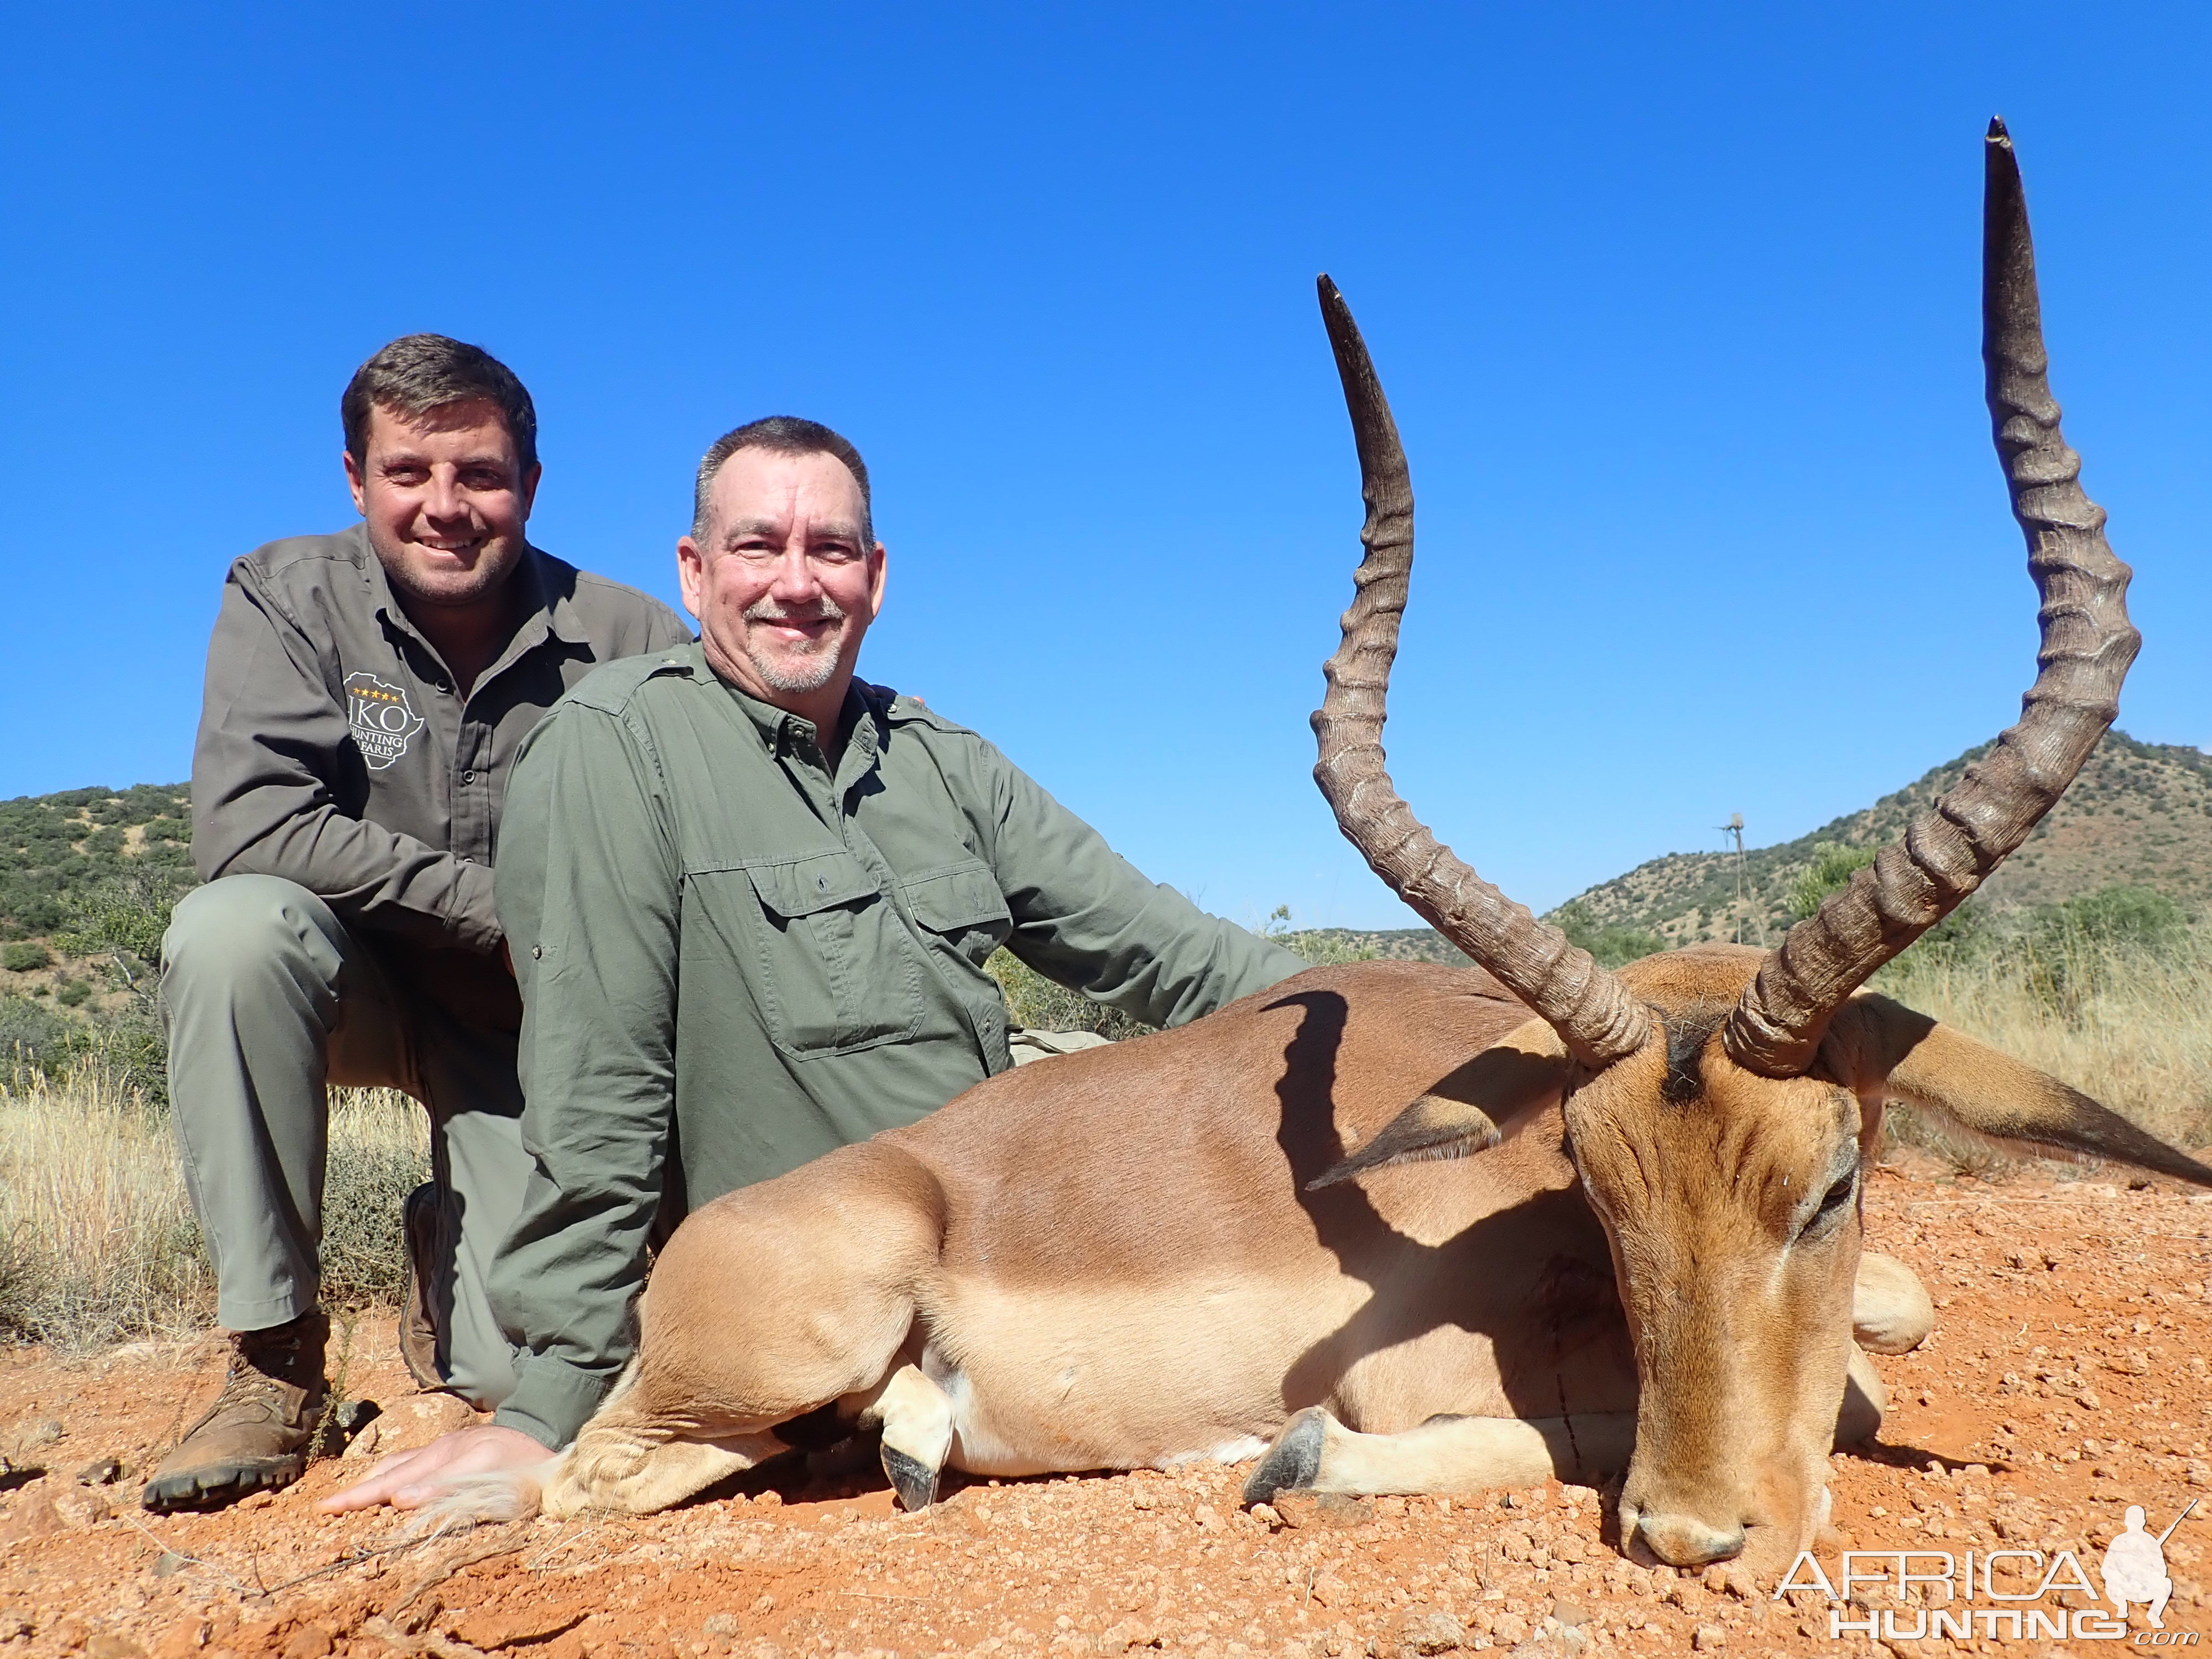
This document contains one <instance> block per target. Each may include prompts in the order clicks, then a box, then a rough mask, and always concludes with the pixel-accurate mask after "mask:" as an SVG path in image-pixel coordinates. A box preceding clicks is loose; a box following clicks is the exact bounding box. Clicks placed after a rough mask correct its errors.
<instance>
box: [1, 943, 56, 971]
mask: <svg viewBox="0 0 2212 1659" xmlns="http://www.w3.org/2000/svg"><path fill="white" fill-rule="evenodd" d="M53 960H54V953H53V952H52V951H49V950H48V949H46V946H45V945H41V944H40V943H39V942H38V941H37V940H36V939H18V940H16V941H15V944H13V945H0V968H5V969H9V971H10V972H12V973H17V974H27V973H31V972H33V971H34V970H35V969H40V968H50V967H52V965H53Z"/></svg>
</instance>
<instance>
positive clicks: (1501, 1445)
mask: <svg viewBox="0 0 2212 1659" xmlns="http://www.w3.org/2000/svg"><path fill="white" fill-rule="evenodd" d="M1635 1445H1636V1413H1633V1412H1592V1413H1588V1414H1587V1415H1583V1416H1577V1417H1539V1418H1518V1417H1432V1418H1431V1419H1429V1420H1428V1421H1427V1422H1425V1423H1424V1424H1422V1425H1420V1426H1419V1427H1418V1428H1413V1429H1407V1430H1406V1431H1404V1432H1403V1433H1401V1434H1361V1433H1359V1432H1358V1431H1355V1430H1352V1429H1347V1428H1346V1427H1345V1426H1344V1425H1343V1424H1341V1423H1340V1422H1338V1421H1337V1420H1336V1419H1334V1417H1332V1416H1330V1415H1329V1414H1328V1413H1327V1412H1326V1411H1324V1410H1322V1408H1321V1407H1318V1406H1314V1407H1308V1408H1307V1409H1306V1410H1304V1411H1302V1412H1300V1413H1298V1414H1297V1416H1296V1417H1294V1418H1292V1419H1291V1420H1290V1422H1289V1423H1288V1424H1287V1425H1285V1427H1284V1430H1283V1431H1282V1433H1281V1434H1279V1435H1278V1436H1277V1437H1275V1443H1274V1444H1273V1445H1272V1446H1270V1447H1269V1448H1268V1449H1267V1454H1266V1455H1264V1456H1263V1457H1261V1460H1260V1466H1259V1468H1256V1469H1255V1470H1253V1472H1252V1476H1251V1479H1250V1480H1247V1481H1246V1482H1245V1483H1244V1501H1245V1502H1246V1503H1247V1504H1264V1503H1268V1502H1272V1501H1273V1498H1274V1497H1275V1495H1276V1494H1277V1493H1278V1492H1340V1493H1344V1494H1346V1495H1347V1496H1358V1497H1369V1496H1375V1495H1379V1494H1381V1493H1384V1492H1401V1493H1406V1494H1408V1495H1413V1494H1419V1493H1437V1494H1445V1493H1456V1492H1496V1491H1498V1490H1499V1489H1500V1488H1503V1487H1507V1486H1539V1485H1541V1484H1542V1483H1543V1482H1544V1481H1546V1480H1572V1481H1578V1482H1582V1483H1583V1484H1594V1483H1595V1482H1596V1481H1598V1480H1601V1479H1602V1478H1603V1477H1604V1476H1606V1475H1607V1474H1619V1473H1620V1471H1621V1470H1622V1469H1625V1468H1627V1467H1628V1456H1629V1453H1630V1452H1631V1451H1632V1450H1633V1449H1634V1448H1635Z"/></svg>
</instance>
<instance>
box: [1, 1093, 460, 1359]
mask: <svg viewBox="0 0 2212 1659" xmlns="http://www.w3.org/2000/svg"><path fill="white" fill-rule="evenodd" d="M428 1144H429V1143H428V1131H427V1122H426V1119H425V1117H424V1115H423V1112H422V1108H421V1107H419V1106H417V1105H416V1103H414V1102H413V1101H411V1100H410V1099H408V1098H407V1097H405V1096H404V1095H399V1094H395V1093H392V1092H391V1091H385V1090H374V1091H369V1090H341V1091H336V1092H335V1094H334V1096H333V1099H332V1103H331V1156H330V1176H329V1183H328V1186H327V1188H326V1190H325V1194H324V1264H325V1278H326V1281H327V1283H326V1292H325V1294H326V1299H327V1300H329V1301H331V1302H332V1303H333V1304H339V1305H343V1304H347V1303H355V1302H373V1301H383V1302H389V1301H391V1300H392V1298H393V1297H395V1296H396V1295H397V1293H398V1289H399V1279H400V1263H401V1261H402V1255H401V1252H400V1249H399V1205H400V1201H401V1200H402V1199H403V1198H404V1196H405V1194H406V1193H407V1190H408V1189H409V1188H410V1187H412V1186H414V1185H415V1184H416V1182H421V1181H423V1180H426V1179H427V1178H428V1173H429V1152H428ZM214 1308H215V1282H214V1274H213V1273H212V1271H211V1270H210V1267H209V1265H208V1261H207V1256H206V1252H205V1250H204V1247H203V1244H202V1241H201V1237H200V1230H199V1226H198V1224H197V1222H196V1221H195V1220H194V1219H193V1218H192V1212H191V1204H190V1203H189V1202H188V1201H187V1200H186V1198H185V1183H184V1177H183V1175H182V1173H181V1172H180V1170H179V1167H178V1162H177V1153H176V1147H175V1144H174V1141H173V1139H172V1137H171V1132H170V1126H169V1120H168V1115H167V1112H166V1111H164V1110H162V1109H160V1108H158V1107H155V1106H153V1105H149V1103H147V1102H146V1101H145V1099H144V1098H143V1097H141V1096H140V1095H138V1094H137V1093H136V1092H134V1091H131V1090H129V1089H128V1088H126V1087H125V1086H122V1085H119V1084H118V1081H117V1076H116V1073H113V1072H112V1071H111V1070H109V1069H107V1068H106V1067H104V1066H99V1065H96V1064H81V1065H79V1066H76V1068H74V1069H73V1070H72V1071H71V1072H70V1073H69V1074H68V1076H67V1077H66V1078H65V1079H63V1080H62V1081H60V1082H58V1083H55V1082H50V1081H48V1080H46V1079H43V1078H41V1077H40V1076H39V1075H38V1074H36V1073H28V1072H26V1071H19V1072H18V1073H17V1074H16V1076H15V1079H13V1082H12V1084H11V1085H9V1086H8V1087H6V1088H4V1089H0V1340H18V1341H33V1342H44V1343H48V1344H51V1345H52V1346H55V1347H58V1348H62V1349H68V1350H75V1349H82V1348H85V1347H90V1346H99V1345H101V1344H105V1343H109V1342H116V1341H124V1340H136V1339H139V1338H144V1337H167V1336H176V1335H181V1334H185V1333H186V1332H188V1331H191V1330H195V1329H198V1328H204V1326H205V1325H206V1324H207V1323H208V1322H209V1321H210V1319H211V1318H212V1316H213V1313H214Z"/></svg>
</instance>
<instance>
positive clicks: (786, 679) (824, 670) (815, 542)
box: [676, 449, 884, 726]
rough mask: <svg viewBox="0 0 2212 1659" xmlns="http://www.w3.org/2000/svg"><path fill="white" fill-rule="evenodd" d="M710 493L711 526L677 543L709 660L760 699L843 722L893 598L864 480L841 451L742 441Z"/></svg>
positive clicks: (819, 719)
mask: <svg viewBox="0 0 2212 1659" xmlns="http://www.w3.org/2000/svg"><path fill="white" fill-rule="evenodd" d="M710 501H711V507H712V510H711V514H710V518H711V522H709V523H708V525H707V526H706V534H705V536H704V537H702V538H694V537H690V536H686V537H684V539H683V540H682V541H680V542H678V544H677V545H676V556H677V573H678V580H680V581H681V583H682V585H683V589H684V605H685V607H686V608H687V609H688V610H690V612H691V614H692V615H694V616H695V617H698V618H699V631H700V635H701V638H702V642H703V644H704V645H705V647H706V652H707V658H708V661H709V662H710V663H711V664H712V665H714V670H715V671H716V672H717V673H719V674H720V675H721V676H722V677H723V678H725V679H726V680H729V681H731V682H732V684H736V685H737V686H738V687H739V688H741V689H742V690H745V691H747V692H750V694H751V695H752V696H756V697H758V698H759V699H760V700H761V701H762V702H767V703H771V704H773V705H775V707H777V708H787V709H790V710H792V711H793V713H796V714H803V715H805V716H807V717H808V718H810V719H812V720H815V721H816V723H817V725H824V726H826V725H829V724H831V723H833V721H834V716H835V713H836V708H837V706H838V704H839V703H840V702H842V701H843V698H844V695H845V686H846V684H847V683H848V681H849V680H850V679H851V678H852V673H853V665H854V662H855V661H856V660H857V659H859V657H860V640H861V636H862V635H865V634H866V632H867V629H868V624H869V623H872V622H873V621H874V620H875V616H876V611H877V609H878V606H879V605H881V604H882V602H883V581H884V549H883V546H882V544H880V543H874V542H872V541H871V538H870V531H869V528H868V508H867V502H866V500H865V499H864V498H863V497H862V495H861V494H860V483H859V481H858V480H856V479H855V478H854V476H853V475H852V473H851V472H849V471H847V470H846V467H845V464H844V463H843V462H842V461H841V460H839V459H837V458H836V456H834V455H827V454H820V453H808V454H796V455H794V454H789V453H784V452H782V451H780V450H770V449H740V450H738V452H737V453H735V454H733V455H732V456H731V457H730V458H729V459H727V460H726V461H725V462H724V463H723V464H722V467H721V470H720V471H719V472H718V473H716V474H715V475H714V488H713V494H712V495H711V497H710ZM825 716H828V717H829V718H826V719H825Z"/></svg>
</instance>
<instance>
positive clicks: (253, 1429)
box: [141, 1312, 331, 1512]
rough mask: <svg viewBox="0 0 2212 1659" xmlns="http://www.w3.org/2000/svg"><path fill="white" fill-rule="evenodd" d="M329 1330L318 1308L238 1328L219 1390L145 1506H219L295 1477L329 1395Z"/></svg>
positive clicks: (157, 1478)
mask: <svg viewBox="0 0 2212 1659" xmlns="http://www.w3.org/2000/svg"><path fill="white" fill-rule="evenodd" d="M330 1334H331V1322H330V1321H329V1320H328V1319H327V1318H325V1316H323V1315H322V1314H321V1313H320V1312H316V1313H308V1314H301V1316H299V1317H298V1318H297V1319H295V1320H293V1321H292V1322H290V1323H289V1324H284V1325H278V1326H276V1327H274V1328H271V1329H269V1330H265V1331H240V1332H235V1333H234V1334H232V1336H231V1356H230V1370H229V1373H228V1375H227V1376H225V1377H224V1378H223V1380H222V1393H221V1394H219V1395H216V1401H215V1404H214V1405H212V1406H210V1407H208V1409H207V1412H206V1414H205V1415H204V1416H203V1417H202V1418H201V1419H199V1421H198V1422H197V1423H195V1424H193V1425H191V1427H190V1428H189V1429H186V1430H185V1437H184V1438H183V1439H182V1440H180V1441H179V1442H178V1443H177V1446H176V1449H174V1450H173V1451H172V1452H171V1453H170V1454H169V1455H167V1457H165V1458H163V1459H162V1460H161V1468H157V1469H155V1471H154V1478H153V1479H152V1480H149V1481H148V1482H147V1483H146V1491H145V1494H144V1496H143V1498H142V1499H141V1501H142V1502H143V1504H145V1505H146V1507H147V1508H148V1509H149V1510H155V1511H157V1512H167V1511H168V1510H219V1509H222V1507H224V1506H225V1505H226V1504H235V1503H236V1502H237V1501H238V1500H239V1499H240V1498H244V1497H246V1496H247V1495H248V1494H250V1493H252V1492H262V1491H274V1490H275V1489H276V1488H277V1487H279V1486H290V1485H291V1484H292V1483H293V1482H294V1481H295V1480H298V1479H299V1478H300V1475H301V1471H303V1470H304V1469H306V1468H307V1455H308V1451H309V1449H310V1447H309V1443H310V1442H311V1441H312V1440H313V1438H314V1437H315V1430H316V1427H317V1425H318V1423H319V1420H320V1419H321V1417H322V1414H323V1407H324V1402H325V1400H326V1399H327V1398H328V1396H329V1387H330V1385H329V1384H328V1383H325V1381H324V1380H323V1348H324V1346H325V1343H327V1342H328V1341H329V1340H330Z"/></svg>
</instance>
